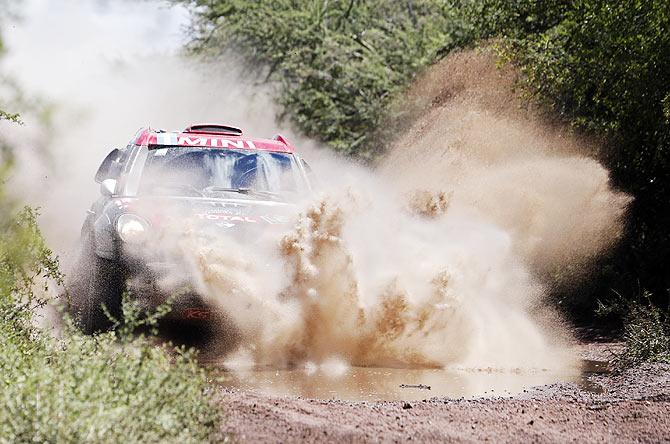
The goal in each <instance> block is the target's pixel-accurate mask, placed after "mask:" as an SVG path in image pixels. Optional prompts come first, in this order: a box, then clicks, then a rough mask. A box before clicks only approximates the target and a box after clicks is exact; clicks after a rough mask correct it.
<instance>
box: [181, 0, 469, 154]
mask: <svg viewBox="0 0 670 444" xmlns="http://www.w3.org/2000/svg"><path fill="white" fill-rule="evenodd" d="M183 2H184V3H187V4H190V5H191V6H192V7H193V11H194V13H195V24H196V27H195V29H194V40H193V42H192V49H194V50H195V51H197V52H201V53H206V54H214V55H218V54H223V53H225V51H226V50H228V49H229V48H231V47H232V48H233V49H234V50H235V51H239V50H240V49H242V52H243V53H244V54H245V55H246V56H247V58H248V60H249V61H250V62H251V63H250V64H251V65H254V66H258V67H259V68H261V69H267V75H268V77H270V78H272V79H273V80H276V81H277V82H279V83H280V85H281V88H280V95H279V101H280V103H281V104H282V105H283V106H284V110H285V114H286V115H287V116H289V117H290V118H291V119H292V120H293V121H294V122H295V123H296V124H297V125H298V127H299V128H300V129H301V130H302V131H303V132H304V133H305V134H307V135H309V136H311V137H315V138H318V139H321V140H323V141H325V142H327V143H329V144H330V146H332V147H333V148H334V149H336V150H338V151H340V152H342V153H345V154H347V155H350V156H354V157H357V158H363V159H370V158H371V157H372V156H373V155H374V153H377V152H380V151H381V150H382V149H383V144H382V143H381V142H380V140H379V138H378V137H376V134H375V131H376V130H378V129H379V125H380V122H381V119H382V117H383V116H384V113H385V111H386V109H387V107H388V105H389V104H390V102H391V100H392V98H393V96H394V95H395V94H396V93H398V92H399V91H401V90H402V88H404V86H405V85H406V84H407V83H408V81H409V80H410V79H411V78H412V76H413V75H414V74H415V73H416V72H417V71H418V70H419V69H421V68H422V67H424V66H426V65H428V64H429V63H431V62H432V61H433V60H434V59H435V58H436V56H437V53H438V51H440V50H441V49H442V48H443V47H444V45H445V43H447V42H449V41H451V40H452V34H454V35H456V33H455V32H454V33H451V32H450V30H452V29H455V28H456V23H457V21H455V20H452V19H451V16H450V9H449V8H448V7H447V6H446V5H445V4H444V3H442V2H436V1H429V0H415V1H399V2H389V1H386V0H370V1H360V0H335V1H325V2H324V1H322V0H318V1H317V0H278V1H273V2H264V1H243V0H219V1H211V0H194V1H192V0H185V1H183Z"/></svg>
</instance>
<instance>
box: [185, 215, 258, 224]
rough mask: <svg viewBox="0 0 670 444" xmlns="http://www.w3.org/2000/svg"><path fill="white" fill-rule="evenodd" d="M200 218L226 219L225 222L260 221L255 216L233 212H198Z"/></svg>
mask: <svg viewBox="0 0 670 444" xmlns="http://www.w3.org/2000/svg"><path fill="white" fill-rule="evenodd" d="M195 217H197V218H198V219H202V220H216V221H225V222H246V223H252V224H255V223H258V219H256V218H255V217H253V216H237V215H233V214H220V213H197V214H196V215H195Z"/></svg>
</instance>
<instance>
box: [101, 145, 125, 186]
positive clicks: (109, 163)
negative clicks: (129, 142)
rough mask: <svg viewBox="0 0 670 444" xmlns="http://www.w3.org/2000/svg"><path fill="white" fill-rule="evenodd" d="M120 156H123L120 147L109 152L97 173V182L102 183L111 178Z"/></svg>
mask: <svg viewBox="0 0 670 444" xmlns="http://www.w3.org/2000/svg"><path fill="white" fill-rule="evenodd" d="M120 156H121V150H119V149H118V148H115V149H113V150H112V151H110V153H109V154H107V156H106V157H105V160H103V161H102V163H101V164H100V167H99V168H98V171H97V172H96V173H95V181H96V182H97V183H102V181H103V180H105V179H107V178H109V177H110V176H111V175H112V174H114V171H113V167H114V163H115V162H117V161H118V159H119V157H120Z"/></svg>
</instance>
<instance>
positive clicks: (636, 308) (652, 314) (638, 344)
mask: <svg viewBox="0 0 670 444" xmlns="http://www.w3.org/2000/svg"><path fill="white" fill-rule="evenodd" d="M598 314H600V315H605V316H606V315H610V314H616V315H618V316H620V317H622V318H623V319H624V330H623V339H624V341H625V343H626V349H625V351H624V352H623V353H622V354H621V355H619V356H617V357H616V359H615V366H616V367H618V368H626V367H631V366H634V365H638V364H641V363H643V362H667V363H670V311H668V310H667V309H666V310H662V309H660V308H658V307H657V306H655V305H654V304H652V297H651V294H650V293H648V292H645V293H644V294H643V295H642V297H641V298H637V299H630V298H628V299H627V298H624V297H622V296H621V295H616V297H615V298H614V299H612V300H610V301H608V303H606V304H603V303H600V305H599V309H598Z"/></svg>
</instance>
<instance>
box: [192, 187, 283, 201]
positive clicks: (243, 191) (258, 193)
mask: <svg viewBox="0 0 670 444" xmlns="http://www.w3.org/2000/svg"><path fill="white" fill-rule="evenodd" d="M202 191H203V193H206V194H210V193H239V194H248V195H251V196H263V197H273V198H277V197H279V193H275V192H272V191H265V190H255V189H253V188H228V187H219V186H216V185H214V186H209V187H206V188H204V189H203V190H202Z"/></svg>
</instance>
